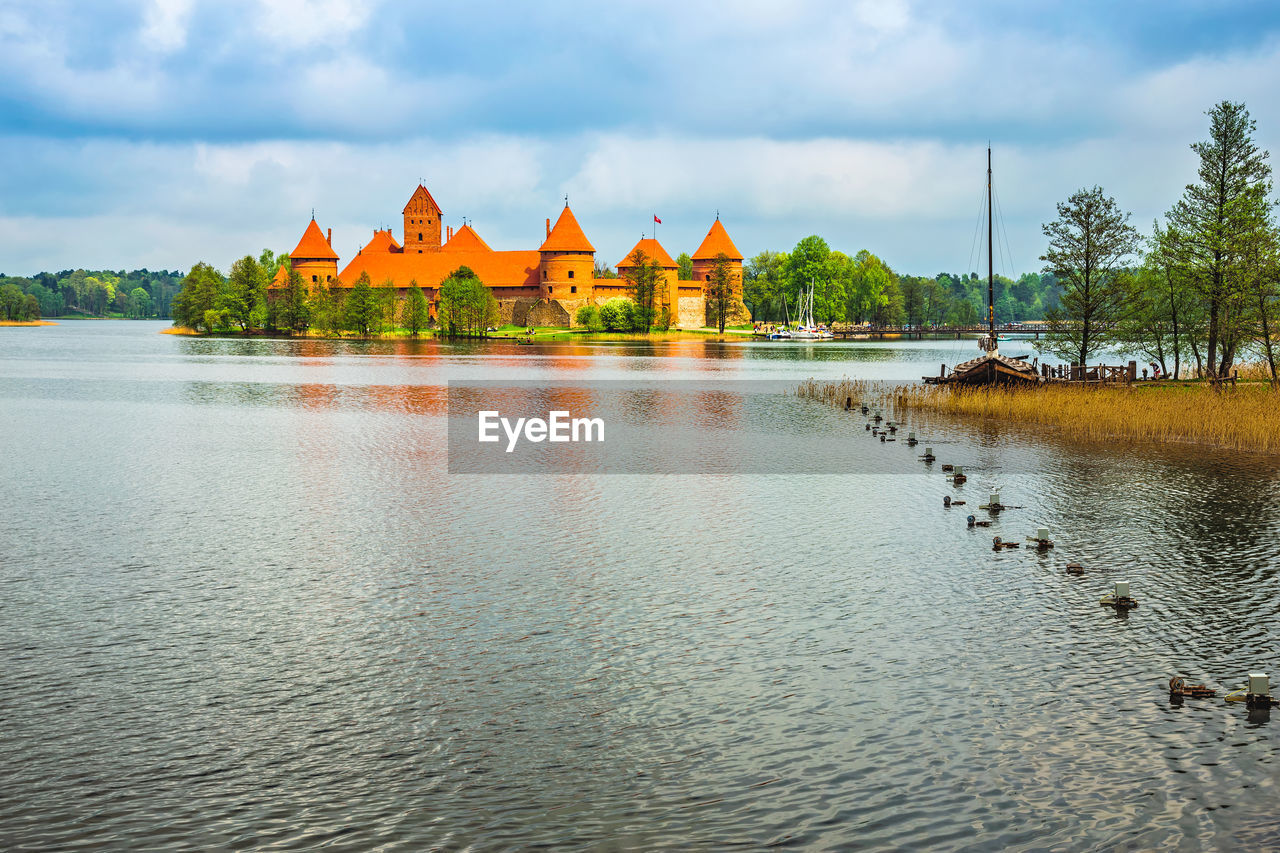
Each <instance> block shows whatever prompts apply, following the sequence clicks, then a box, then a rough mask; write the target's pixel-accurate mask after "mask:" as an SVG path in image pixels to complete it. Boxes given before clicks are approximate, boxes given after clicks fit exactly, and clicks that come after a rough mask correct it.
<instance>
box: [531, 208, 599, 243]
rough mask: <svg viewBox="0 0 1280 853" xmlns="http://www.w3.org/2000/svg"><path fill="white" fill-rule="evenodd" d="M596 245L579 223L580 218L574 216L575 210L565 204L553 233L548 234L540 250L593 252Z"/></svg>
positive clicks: (552, 230)
mask: <svg viewBox="0 0 1280 853" xmlns="http://www.w3.org/2000/svg"><path fill="white" fill-rule="evenodd" d="M595 250H596V247H595V246H593V245H591V241H590V240H588V239H587V235H586V234H583V233H582V227H581V226H580V225H578V220H577V219H576V218H574V215H573V211H572V210H570V209H569V205H567V204H566V205H565V206H564V210H563V211H561V213H560V218H559V219H557V220H556V225H555V227H554V228H552V229H551V233H550V234H548V235H547V239H546V240H545V241H544V242H543V244H542V246H541V248H539V249H538V251H540V252H592V253H594V252H595Z"/></svg>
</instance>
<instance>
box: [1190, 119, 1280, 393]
mask: <svg viewBox="0 0 1280 853" xmlns="http://www.w3.org/2000/svg"><path fill="white" fill-rule="evenodd" d="M1207 115H1208V116H1209V139H1208V140H1205V141H1203V142H1196V143H1193V144H1192V146H1191V149H1192V150H1193V151H1195V152H1196V155H1197V156H1198V157H1199V158H1200V166H1199V171H1198V181H1197V182H1196V183H1193V184H1187V186H1186V189H1185V190H1184V191H1183V194H1182V198H1181V199H1179V200H1178V202H1177V203H1176V204H1174V206H1173V208H1172V209H1171V210H1170V211H1169V213H1168V215H1167V216H1166V220H1167V222H1168V225H1169V233H1170V236H1171V238H1172V240H1171V243H1170V249H1171V250H1172V251H1173V252H1174V254H1175V255H1176V257H1177V262H1178V264H1179V266H1182V267H1185V268H1186V269H1187V270H1188V272H1189V273H1190V281H1191V282H1192V285H1193V286H1194V287H1195V288H1196V290H1197V291H1198V293H1199V295H1200V298H1201V299H1202V300H1203V302H1204V304H1205V313H1206V316H1207V324H1208V327H1207V330H1206V335H1207V343H1206V347H1205V350H1206V355H1207V361H1208V373H1209V374H1210V375H1211V376H1222V377H1225V376H1227V375H1229V373H1230V370H1231V366H1232V363H1233V362H1234V360H1235V356H1236V353H1237V351H1238V349H1239V348H1240V345H1241V344H1242V343H1243V342H1244V339H1245V338H1246V336H1247V335H1248V333H1249V331H1250V322H1251V317H1250V314H1251V312H1252V308H1253V304H1252V301H1251V300H1250V298H1249V292H1248V286H1247V285H1248V281H1249V272H1248V264H1249V258H1250V256H1251V255H1255V256H1256V253H1255V252H1254V251H1253V249H1252V246H1253V245H1254V244H1256V243H1258V242H1259V241H1261V240H1264V239H1265V235H1266V232H1267V231H1268V226H1269V219H1270V212H1271V210H1272V208H1273V207H1274V205H1275V202H1274V201H1273V200H1272V199H1271V197H1270V196H1271V165H1270V164H1269V163H1268V162H1267V160H1268V158H1269V156H1270V155H1269V153H1268V152H1267V151H1265V150H1262V149H1259V148H1258V146H1257V144H1256V143H1255V142H1254V140H1253V135H1254V133H1255V131H1256V129H1257V128H1256V124H1255V122H1254V121H1253V119H1251V118H1250V117H1249V111H1248V110H1247V109H1245V106H1244V104H1242V103H1234V102H1231V101H1222V102H1220V103H1219V104H1217V105H1216V106H1215V107H1214V108H1213V109H1211V110H1210V111H1209V112H1208V113H1207Z"/></svg>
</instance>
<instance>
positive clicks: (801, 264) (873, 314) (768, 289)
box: [742, 235, 1061, 328]
mask: <svg viewBox="0 0 1280 853" xmlns="http://www.w3.org/2000/svg"><path fill="white" fill-rule="evenodd" d="M742 272H743V275H742V278H743V281H742V300H743V302H744V303H746V306H747V308H748V309H750V311H751V316H752V319H753V320H755V321H757V322H765V323H780V322H782V321H783V320H784V319H786V318H788V317H789V318H790V319H791V320H793V321H794V320H795V319H796V307H797V306H798V305H799V304H800V300H801V294H802V292H806V291H807V290H808V289H809V287H810V286H812V288H813V314H814V319H815V320H817V321H818V322H820V323H828V324H829V323H840V322H847V323H858V324H861V323H871V324H873V325H875V326H910V327H912V328H921V327H927V326H972V325H975V324H978V323H981V322H984V321H985V320H986V317H987V297H988V294H987V279H986V278H985V277H982V278H979V277H978V274H977V273H973V272H971V273H968V274H963V273H961V274H956V273H946V272H943V273H938V274H937V275H936V276H933V277H932V278H929V277H925V276H913V275H903V274H899V273H897V272H895V271H894V270H893V269H891V268H890V267H889V265H888V264H886V263H885V262H884V261H883V260H881V259H880V258H878V257H877V256H875V255H873V254H872V253H871V252H869V251H867V250H866V249H863V250H862V251H860V252H858V253H857V254H856V255H853V256H852V257H850V256H849V255H847V254H845V253H844V252H841V251H838V250H833V249H831V248H830V246H828V244H827V241H826V240H824V239H822V238H821V237H819V236H817V235H812V236H809V237H805V238H804V239H803V240H801V241H800V242H799V243H797V244H796V245H795V248H793V249H792V250H791V251H790V252H774V251H764V252H761V253H760V254H758V255H756V256H755V257H754V258H751V259H750V260H749V261H747V262H746V264H744V265H743V271H742ZM1060 292H1061V290H1060V289H1059V287H1058V283H1057V279H1056V277H1055V276H1054V275H1053V273H1049V272H1046V273H1044V274H1038V273H1024V274H1023V275H1021V276H1020V277H1019V278H1018V280H1017V281H1014V280H1012V279H1009V278H1007V277H1005V276H1002V275H997V276H995V286H994V295H995V316H996V322H997V323H1016V322H1022V321H1025V320H1040V319H1043V318H1044V316H1045V315H1046V313H1047V312H1049V311H1052V310H1054V309H1055V308H1057V307H1058V296H1059V294H1060Z"/></svg>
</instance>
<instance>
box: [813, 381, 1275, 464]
mask: <svg viewBox="0 0 1280 853" xmlns="http://www.w3.org/2000/svg"><path fill="white" fill-rule="evenodd" d="M798 394H799V396H802V397H808V398H811V399H815V400H821V401H824V402H827V403H829V404H831V405H834V406H840V407H843V406H844V404H845V401H846V399H848V398H852V399H853V403H854V405H855V406H856V405H858V404H859V403H861V402H866V403H868V404H869V405H871V406H872V407H880V408H882V409H884V411H885V415H886V416H895V417H896V416H899V415H897V414H891V413H895V412H896V413H901V412H904V411H908V410H916V411H921V412H935V413H938V414H943V415H959V416H962V417H967V418H990V419H993V420H997V421H1000V422H1003V423H1010V424H1022V425H1034V426H1042V427H1050V428H1052V429H1054V430H1055V431H1057V432H1058V433H1059V434H1061V435H1065V436H1070V437H1072V438H1076V439H1083V440H1089V441H1107V442H1116V441H1131V442H1168V443H1179V444H1188V443H1189V444H1201V445H1205V446H1209V447H1217V448H1223V449H1227V450H1242V451H1252V452H1260V453H1280V393H1277V392H1276V391H1274V390H1272V389H1271V388H1270V387H1268V386H1266V385H1241V386H1237V387H1235V388H1230V387H1227V388H1222V389H1215V388H1213V387H1212V386H1208V385H1184V384H1181V383H1168V384H1165V383H1155V384H1151V385H1139V386H1128V387H1125V386H1119V387H1117V386H1111V387H1102V388H1098V387H1092V388H1090V387H1083V386H1079V385H1058V384H1050V385H1045V386H1041V387H1038V388H1027V389H1011V390H1004V389H999V388H963V387H952V386H934V385H902V386H896V387H885V385H884V384H883V383H872V382H867V381H864V380H851V379H844V380H841V381H838V382H816V381H814V380H808V381H806V382H804V383H802V384H801V386H800V388H799V391H798Z"/></svg>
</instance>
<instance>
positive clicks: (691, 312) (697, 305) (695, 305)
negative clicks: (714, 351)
mask: <svg viewBox="0 0 1280 853" xmlns="http://www.w3.org/2000/svg"><path fill="white" fill-rule="evenodd" d="M672 319H673V322H674V323H675V325H678V326H679V327H680V328H682V329H701V328H702V327H703V326H705V325H706V324H707V323H706V319H707V301H706V300H705V299H703V298H702V297H701V296H684V295H681V296H680V311H679V312H678V315H677V317H675V318H672Z"/></svg>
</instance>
